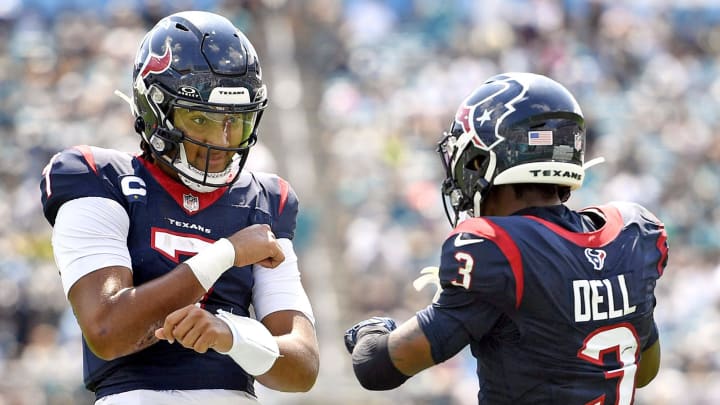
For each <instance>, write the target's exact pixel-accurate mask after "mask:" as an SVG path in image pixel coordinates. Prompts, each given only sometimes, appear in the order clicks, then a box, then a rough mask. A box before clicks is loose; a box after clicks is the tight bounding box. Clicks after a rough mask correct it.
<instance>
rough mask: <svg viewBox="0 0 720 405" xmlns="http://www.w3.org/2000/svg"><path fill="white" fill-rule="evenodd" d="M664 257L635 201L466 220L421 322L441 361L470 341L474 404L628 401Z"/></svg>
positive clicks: (648, 217) (658, 231) (649, 334)
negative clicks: (474, 368) (439, 290)
mask: <svg viewBox="0 0 720 405" xmlns="http://www.w3.org/2000/svg"><path fill="white" fill-rule="evenodd" d="M666 262H667V237H666V233H665V230H664V226H663V224H662V223H661V222H660V221H659V220H657V219H656V218H655V216H653V215H652V214H651V213H650V212H648V211H647V210H645V209H644V208H642V207H641V206H639V205H637V204H631V203H613V204H611V205H606V206H602V207H598V208H593V209H587V210H583V211H580V212H575V211H571V210H570V209H568V208H567V207H565V206H563V205H560V206H554V207H545V208H529V209H525V210H522V211H520V212H518V213H516V214H515V215H511V216H506V217H482V218H472V219H468V220H466V221H464V222H462V223H461V224H459V225H458V226H457V228H455V229H454V230H453V232H452V233H451V235H450V236H449V238H448V239H447V240H446V241H445V243H444V244H443V248H442V258H441V265H440V282H441V286H442V293H441V294H440V296H439V298H438V300H437V302H435V303H433V304H432V305H431V306H429V307H427V308H426V309H424V310H422V311H420V312H418V314H417V319H418V321H419V322H420V325H421V328H422V329H423V332H424V333H425V335H426V336H427V338H428V340H429V341H430V344H431V348H432V356H433V360H434V361H435V362H436V363H439V362H442V361H445V360H447V359H448V358H450V357H452V356H453V355H455V354H456V353H457V352H458V351H459V350H460V349H462V348H463V347H464V346H466V345H467V344H470V347H471V352H472V354H473V356H475V357H476V358H477V369H478V379H479V383H480V391H479V392H478V402H479V403H481V404H505V403H507V404H510V403H512V404H515V405H517V404H596V403H597V404H602V403H605V404H630V403H632V400H633V397H634V390H635V372H636V370H637V363H638V362H639V359H640V354H641V352H642V350H644V349H646V348H647V347H649V346H650V345H651V344H653V343H654V342H655V341H656V340H657V339H658V335H657V328H656V326H655V322H654V320H653V309H654V307H655V296H654V292H653V291H654V288H655V282H656V280H657V279H658V278H659V277H660V276H661V275H662V272H663V269H664V267H665V264H666Z"/></svg>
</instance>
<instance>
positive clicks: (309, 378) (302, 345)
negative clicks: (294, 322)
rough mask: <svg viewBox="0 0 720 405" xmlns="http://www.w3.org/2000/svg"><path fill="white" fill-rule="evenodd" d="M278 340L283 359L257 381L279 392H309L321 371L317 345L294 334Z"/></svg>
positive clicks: (276, 362) (280, 358) (258, 377)
mask: <svg viewBox="0 0 720 405" xmlns="http://www.w3.org/2000/svg"><path fill="white" fill-rule="evenodd" d="M276 340H277V343H278V346H279V347H280V354H281V357H279V358H278V359H277V360H276V361H275V364H274V365H273V367H272V368H271V369H270V370H269V371H268V372H267V373H265V374H262V375H259V376H257V380H258V381H259V382H260V383H261V384H263V385H264V386H266V387H268V388H271V389H274V390H277V391H286V392H305V391H309V390H310V388H312V387H313V385H314V384H315V380H316V379H317V375H318V371H319V356H318V352H317V343H316V342H315V341H314V340H313V342H308V341H307V339H303V338H301V337H300V336H297V335H293V334H289V335H283V336H278V337H276Z"/></svg>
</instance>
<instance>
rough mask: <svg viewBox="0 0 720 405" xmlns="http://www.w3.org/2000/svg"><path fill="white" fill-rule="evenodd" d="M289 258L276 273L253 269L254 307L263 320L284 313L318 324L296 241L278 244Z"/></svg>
mask: <svg viewBox="0 0 720 405" xmlns="http://www.w3.org/2000/svg"><path fill="white" fill-rule="evenodd" d="M277 241H278V243H279V244H280V247H281V248H282V250H283V253H284V254H285V261H283V262H282V263H281V264H280V265H279V266H277V267H276V268H274V269H269V268H266V267H262V266H259V265H257V264H256V265H254V266H253V276H254V278H255V285H254V286H253V307H254V308H255V317H256V318H257V319H258V320H262V319H263V318H264V317H266V316H267V315H269V314H271V313H273V312H276V311H282V310H294V311H299V312H302V313H303V314H305V316H307V317H308V319H310V321H311V322H312V323H313V324H315V317H314V316H313V312H312V307H311V306H310V300H309V299H308V296H307V294H306V293H305V289H304V288H303V286H302V283H301V282H300V270H299V269H298V259H297V256H296V255H295V249H294V248H293V244H292V241H291V240H290V239H287V238H280V239H278V240H277Z"/></svg>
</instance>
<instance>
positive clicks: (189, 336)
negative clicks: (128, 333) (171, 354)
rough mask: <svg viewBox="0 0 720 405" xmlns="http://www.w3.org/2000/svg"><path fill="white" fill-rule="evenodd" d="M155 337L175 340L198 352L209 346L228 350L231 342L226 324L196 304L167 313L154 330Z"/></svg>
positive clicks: (230, 335) (170, 341) (169, 340)
mask: <svg viewBox="0 0 720 405" xmlns="http://www.w3.org/2000/svg"><path fill="white" fill-rule="evenodd" d="M155 337H157V338H158V339H160V340H167V341H168V342H169V343H174V342H175V341H177V342H178V343H180V344H181V345H183V347H187V348H188V349H193V350H195V351H196V352H198V353H205V352H206V351H207V350H208V349H210V348H212V349H215V350H218V351H221V352H224V351H228V350H230V348H231V347H232V343H233V337H232V332H231V331H230V328H229V327H228V326H227V324H226V323H225V322H223V321H222V320H221V319H219V318H218V317H216V316H215V315H213V314H211V313H210V312H208V311H206V310H204V309H202V308H200V307H199V306H196V305H188V306H186V307H183V308H180V309H178V310H177V311H175V312H172V313H171V314H170V315H168V316H167V317H166V318H165V322H164V323H163V326H162V327H161V328H159V329H157V330H156V331H155Z"/></svg>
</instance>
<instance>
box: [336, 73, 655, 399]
mask: <svg viewBox="0 0 720 405" xmlns="http://www.w3.org/2000/svg"><path fill="white" fill-rule="evenodd" d="M438 150H439V152H440V154H441V157H442V161H443V164H444V167H445V169H446V174H447V177H446V179H445V181H444V183H443V193H444V194H445V196H446V197H447V200H448V201H449V206H450V207H451V208H452V215H451V213H450V209H447V207H448V206H447V205H446V211H447V212H448V214H449V215H448V216H449V218H450V220H451V223H452V225H453V226H454V229H453V231H452V232H451V233H450V235H449V236H448V238H447V240H446V241H445V243H444V244H443V246H442V254H441V258H440V266H439V283H440V286H441V288H442V290H441V292H440V293H439V295H438V296H437V299H436V300H435V302H433V303H432V304H431V305H429V306H428V307H427V308H425V309H423V310H421V311H419V312H418V313H417V314H416V316H414V317H413V318H411V319H409V320H407V321H406V322H405V323H403V324H401V325H400V326H399V327H397V328H396V327H395V322H394V321H393V320H392V319H389V318H384V317H376V318H371V319H368V320H366V321H363V322H360V323H358V324H356V325H355V326H354V327H352V328H350V329H349V330H348V331H347V332H346V335H345V343H346V346H347V348H348V350H349V351H350V352H351V353H352V360H353V368H354V371H355V374H356V376H357V378H358V380H359V381H360V383H361V384H362V385H363V386H364V387H365V388H367V389H371V390H386V389H392V388H395V387H397V386H399V385H400V384H402V383H403V382H404V381H406V380H407V379H408V378H409V377H410V376H413V375H415V374H417V373H419V372H420V371H422V370H424V369H426V368H428V367H431V366H433V365H435V364H438V363H441V362H443V361H445V360H447V359H449V358H451V357H452V356H454V355H455V354H456V353H458V352H459V351H460V350H461V349H462V348H464V347H465V346H467V345H470V348H471V352H472V354H473V356H474V357H476V358H477V375H478V380H479V386H480V390H479V392H478V402H479V403H480V404H514V405H518V404H631V403H632V402H633V398H634V393H635V388H636V387H642V386H645V385H646V384H648V383H649V382H650V381H651V380H652V379H653V378H654V376H655V375H656V373H657V370H658V367H659V360H660V344H659V339H658V330H657V327H656V325H655V322H654V320H653V311H654V307H655V297H654V293H653V291H654V288H655V282H656V280H657V279H658V278H659V277H660V276H661V275H662V273H663V270H664V268H665V265H666V262H667V254H668V250H667V238H666V233H665V230H664V226H663V224H662V223H661V222H660V221H659V220H658V219H657V218H656V217H655V216H654V215H653V214H651V213H650V212H649V211H648V210H646V209H645V208H643V207H641V206H639V205H637V204H634V203H630V202H616V203H609V204H605V205H598V206H595V207H590V208H586V209H584V210H581V211H573V210H570V209H569V208H568V207H567V206H566V205H564V202H565V201H566V200H567V199H568V198H569V196H570V192H571V190H574V189H577V188H579V187H580V186H581V184H582V181H583V177H584V175H585V173H584V167H583V164H584V152H585V122H584V118H583V115H582V112H581V110H580V107H579V106H578V104H577V102H576V101H575V99H574V97H573V96H572V95H571V94H570V92H568V90H567V89H565V88H564V87H563V86H562V85H560V84H559V83H557V82H556V81H554V80H551V79H549V78H547V77H545V76H541V75H536V74H530V73H507V74H501V75H498V76H495V77H492V78H490V79H489V80H487V81H486V82H485V83H483V84H482V85H481V86H480V87H478V88H477V89H476V90H475V91H473V92H472V94H470V96H469V97H467V98H466V99H465V100H464V101H463V103H462V104H461V105H460V107H459V109H458V110H457V114H456V116H455V119H454V120H453V122H452V125H451V127H450V130H449V132H447V133H446V134H445V135H444V137H443V138H442V140H441V141H440V143H439V148H438ZM461 217H464V218H465V219H464V220H462V221H460V222H459V223H458V221H459V219H460V218H461Z"/></svg>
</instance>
